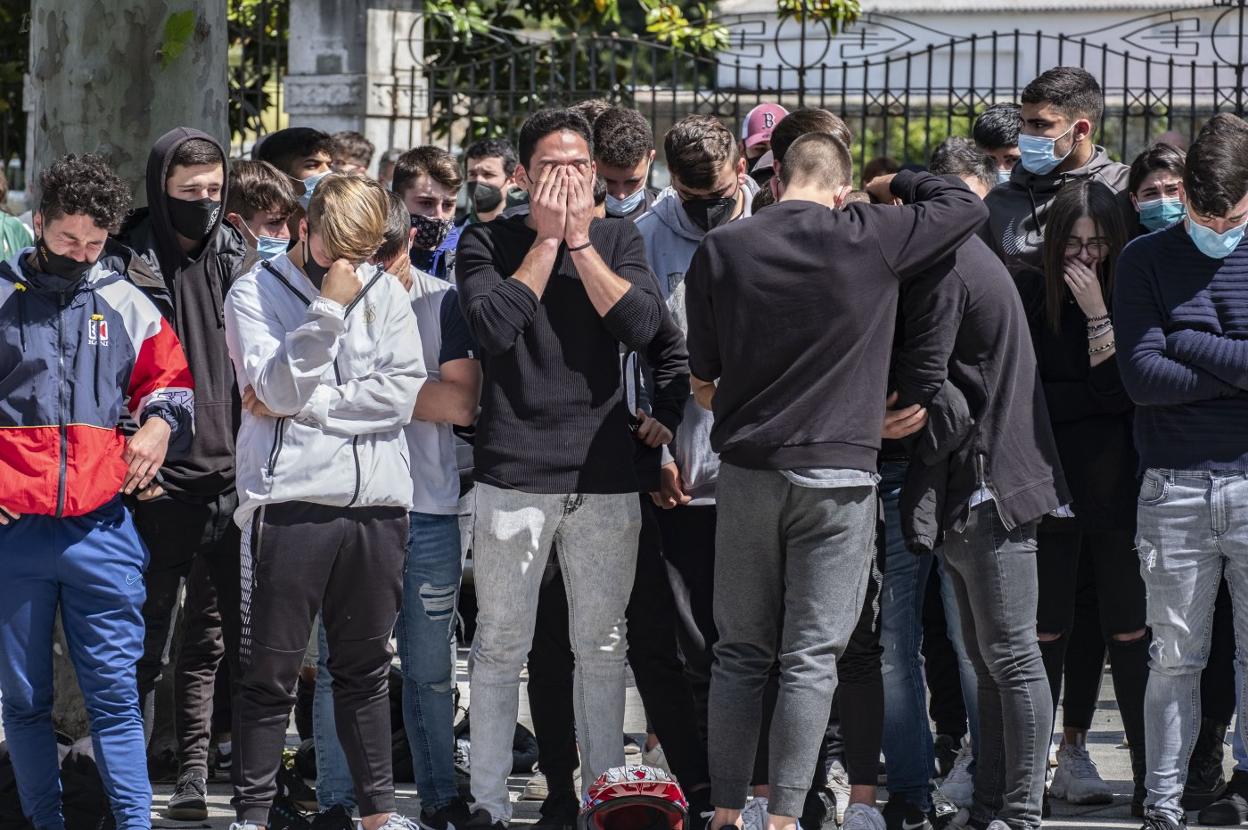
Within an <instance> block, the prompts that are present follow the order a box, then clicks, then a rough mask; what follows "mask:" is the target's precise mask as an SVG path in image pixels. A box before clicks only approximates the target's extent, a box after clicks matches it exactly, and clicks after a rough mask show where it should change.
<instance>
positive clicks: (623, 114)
mask: <svg viewBox="0 0 1248 830" xmlns="http://www.w3.org/2000/svg"><path fill="white" fill-rule="evenodd" d="M594 148H595V155H596V156H597V160H598V163H599V164H605V165H607V166H608V167H635V166H636V165H637V164H638V163H639V162H640V161H641V160H642V159H643V158H645V157H647V156H649V155H650V151H651V150H653V149H654V130H653V129H652V128H651V126H650V122H649V121H647V120H646V117H645V116H644V115H642V114H641V113H639V112H638V111H637V110H630V109H625V108H624V107H612V108H611V109H609V110H607V111H606V112H604V113H603V114H602V115H600V116H598V120H597V121H595V122H594Z"/></svg>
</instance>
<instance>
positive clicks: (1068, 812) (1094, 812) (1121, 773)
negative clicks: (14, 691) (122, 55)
mask: <svg viewBox="0 0 1248 830" xmlns="http://www.w3.org/2000/svg"><path fill="white" fill-rule="evenodd" d="M461 657H462V655H461ZM460 671H461V680H464V679H466V678H465V670H464V664H463V661H462V659H461V663H460ZM461 689H464V690H465V691H466V690H467V685H466V683H463V682H461ZM521 690H522V695H523V685H522V686H521ZM1112 693H1113V686H1112V684H1111V683H1110V680H1109V676H1108V674H1107V675H1106V677H1105V681H1104V683H1103V684H1102V703H1101V706H1100V708H1099V710H1098V712H1097V716H1096V722H1095V726H1094V729H1093V734H1092V735H1091V737H1090V741H1089V743H1090V745H1091V748H1092V756H1093V758H1094V759H1095V761H1096V762H1097V764H1098V765H1099V767H1100V770H1101V775H1102V776H1103V777H1104V778H1105V779H1106V780H1107V781H1109V782H1110V783H1111V784H1112V785H1113V787H1114V793H1115V794H1116V796H1117V798H1116V800H1115V803H1114V804H1113V805H1110V806H1105V807H1082V808H1078V807H1068V806H1067V805H1065V804H1063V803H1061V802H1054V815H1053V817H1052V818H1051V819H1049V820H1048V821H1046V822H1045V827H1051V828H1128V827H1129V828H1138V827H1139V826H1140V822H1139V820H1138V819H1132V818H1131V816H1130V811H1129V803H1130V794H1131V783H1130V779H1131V773H1130V763H1129V761H1128V758H1127V750H1126V748H1125V747H1124V746H1123V745H1122V740H1123V736H1122V723H1121V720H1120V719H1119V717H1118V710H1117V706H1116V705H1115V703H1114V702H1113V700H1112ZM520 716H521V719H522V720H524V721H525V722H526V723H527V722H528V701H527V699H525V698H524V697H523V696H522V698H521V715H520ZM1058 717H1059V719H1060V717H1061V716H1060V713H1059V716H1058ZM1059 722H1060V720H1059ZM625 729H626V730H627V731H629V732H633V733H640V732H642V731H643V730H644V729H645V720H644V716H643V713H642V710H641V706H640V703H639V701H638V698H637V695H636V691H635V690H634V689H631V688H630V689H629V694H628V710H627V715H626V721H625ZM291 740H292V741H294V740H295V739H294V736H293V733H292V736H291ZM1227 758H1228V770H1227V775H1228V777H1229V775H1230V769H1229V767H1230V765H1229V758H1230V751H1229V749H1228V751H1227ZM524 782H525V779H523V778H513V779H512V782H511V783H512V792H513V797H514V798H517V799H518V798H519V796H520V792H521V791H522V790H523V788H524ZM170 789H171V788H170V787H167V786H164V787H158V788H157V795H156V804H155V807H156V809H155V810H154V812H153V816H152V817H153V824H154V827H157V828H182V829H183V830H193V829H196V828H211V829H212V830H225V828H227V827H228V826H229V823H230V820H231V816H232V813H231V812H230V809H229V798H230V791H229V787H228V785H227V784H226V783H224V782H213V783H212V784H211V785H210V788H209V789H210V796H211V802H212V817H211V818H210V820H209V821H207V822H203V823H193V822H174V821H169V820H168V819H165V818H163V817H162V816H160V809H161V808H162V807H163V805H164V803H165V800H166V799H167V798H168V795H169V792H170ZM886 797H887V795H886V793H885V791H884V790H883V789H881V793H880V798H881V804H882V802H883V799H884V798H886ZM399 806H400V809H401V810H402V811H404V812H405V813H406V814H408V815H413V816H414V815H416V814H417V813H418V812H419V800H418V799H417V798H416V791H415V788H414V787H412V786H411V785H407V786H403V787H401V788H400V791H399ZM537 806H538V805H537V803H536V802H518V803H517V805H516V822H517V824H522V823H528V822H532V821H533V820H534V819H535V818H536V817H537ZM1195 818H1196V817H1195V814H1194V813H1193V814H1192V815H1191V817H1190V820H1191V821H1192V822H1195Z"/></svg>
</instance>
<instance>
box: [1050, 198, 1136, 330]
mask: <svg viewBox="0 0 1248 830" xmlns="http://www.w3.org/2000/svg"><path fill="white" fill-rule="evenodd" d="M1085 216H1086V217H1089V218H1090V219H1091V220H1092V221H1093V222H1095V223H1096V229H1097V235H1098V236H1103V237H1104V238H1105V240H1106V241H1107V242H1108V243H1109V253H1108V254H1107V255H1106V256H1103V257H1101V261H1100V262H1099V263H1098V265H1097V268H1098V274H1097V276H1099V277H1100V280H1101V290H1102V291H1103V292H1104V293H1105V304H1106V306H1108V305H1109V304H1110V297H1111V296H1112V295H1113V290H1114V264H1115V263H1116V262H1117V261H1118V255H1119V254H1120V253H1122V248H1123V246H1124V245H1126V243H1127V229H1126V225H1125V223H1124V222H1123V219H1122V204H1121V202H1119V197H1118V195H1117V194H1115V193H1114V192H1113V191H1112V190H1110V189H1109V188H1108V187H1106V186H1105V185H1103V184H1101V183H1100V182H1095V181H1092V180H1091V179H1080V180H1078V181H1074V182H1071V183H1070V184H1067V185H1065V186H1064V187H1063V188H1062V189H1061V190H1059V191H1058V192H1057V195H1056V196H1055V197H1053V202H1052V204H1050V205H1049V216H1048V221H1047V222H1046V223H1045V226H1044V310H1045V316H1046V317H1047V318H1048V321H1049V325H1050V326H1052V327H1053V331H1055V332H1056V331H1060V330H1061V320H1062V305H1063V304H1064V303H1065V302H1066V299H1067V297H1069V296H1070V289H1069V288H1068V287H1067V285H1066V280H1065V279H1064V277H1063V274H1064V272H1065V265H1066V240H1067V239H1068V238H1069V237H1070V233H1071V231H1072V230H1073V229H1074V227H1075V223H1076V222H1078V221H1079V220H1080V219H1082V218H1083V217H1085Z"/></svg>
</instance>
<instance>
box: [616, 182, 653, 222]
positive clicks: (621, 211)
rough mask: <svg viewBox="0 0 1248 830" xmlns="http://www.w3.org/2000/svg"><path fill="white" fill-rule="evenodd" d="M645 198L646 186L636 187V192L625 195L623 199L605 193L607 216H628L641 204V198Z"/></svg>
mask: <svg viewBox="0 0 1248 830" xmlns="http://www.w3.org/2000/svg"><path fill="white" fill-rule="evenodd" d="M645 198H646V188H645V186H644V185H643V186H642V187H639V188H637V192H635V193H632V194H630V195H628V196H625V197H624V198H623V199H621V198H619V197H618V196H612V195H611V194H610V193H608V194H607V216H628V215H629V214H630V213H632V212H633V211H635V210H636V209H637V208H638V206H640V205H641V203H642V200H643V199H645Z"/></svg>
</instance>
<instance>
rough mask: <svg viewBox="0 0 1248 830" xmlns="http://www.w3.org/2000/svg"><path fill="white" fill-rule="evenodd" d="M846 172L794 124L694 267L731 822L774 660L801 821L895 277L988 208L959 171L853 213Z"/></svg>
mask: <svg viewBox="0 0 1248 830" xmlns="http://www.w3.org/2000/svg"><path fill="white" fill-rule="evenodd" d="M851 176H852V163H851V161H850V156H849V151H848V149H847V148H846V147H845V145H844V144H843V143H841V141H840V140H839V139H837V138H835V137H834V136H831V135H828V134H823V133H811V134H809V135H805V136H803V137H801V138H800V139H798V140H797V141H796V142H794V143H793V144H792V146H791V147H790V148H789V150H788V152H787V153H786V154H785V159H784V164H783V165H782V166H781V167H780V170H779V171H778V176H777V179H775V180H773V182H772V184H771V186H772V187H773V190H774V191H775V195H776V196H777V197H778V198H779V201H778V202H777V204H775V205H773V206H771V207H768V208H767V209H765V210H763V211H760V212H759V213H758V214H757V215H755V216H754V217H752V218H751V219H749V220H746V221H744V222H734V223H730V224H728V225H725V226H724V227H722V228H717V229H716V230H715V231H714V232H713V233H710V234H708V235H707V237H706V238H705V240H704V241H703V242H702V245H701V246H700V247H699V249H698V251H697V253H696V254H695V255H694V258H693V262H692V263H691V265H690V267H689V270H688V272H687V274H686V278H685V283H686V311H687V315H688V344H689V365H690V369H691V372H692V374H693V378H692V385H693V387H694V390H695V395H696V396H697V398H698V401H699V403H701V404H703V405H704V406H708V407H709V408H711V409H712V410H713V411H714V414H715V426H714V428H713V429H712V431H711V446H712V447H713V448H714V449H715V450H716V451H718V452H719V454H720V458H721V460H722V465H721V468H720V475H719V484H718V489H717V496H718V500H719V521H718V526H717V529H716V540H715V545H716V562H715V624H716V626H717V627H718V629H719V635H720V639H719V642H718V643H717V644H716V646H715V658H716V663H715V668H714V671H713V674H712V677H711V698H710V713H709V718H708V720H709V736H708V737H709V744H710V746H709V756H710V772H711V800H712V803H713V804H714V806H715V808H716V811H715V816H714V818H713V819H712V820H711V825H710V827H711V830H720V828H723V827H726V826H728V825H738V826H739V825H740V822H741V808H742V807H743V806H744V804H745V795H746V790H747V788H748V784H749V778H750V772H751V767H752V761H753V758H754V753H755V749H756V747H757V744H758V723H759V722H760V719H761V718H760V716H761V711H762V698H763V689H764V686H765V684H766V682H767V677H768V674H769V673H770V671H771V669H772V667H773V665H775V664H777V663H778V664H779V669H780V691H779V696H778V698H777V701H776V707H775V713H774V715H773V718H772V724H771V732H770V749H769V755H770V759H769V770H770V777H771V781H770V785H771V793H770V798H769V804H768V807H769V811H770V814H771V815H770V818H769V821H768V825H769V828H771V830H791V828H795V827H796V824H797V819H796V816H798V815H799V814H800V813H801V812H802V807H803V803H804V801H805V798H806V793H807V790H808V789H809V788H810V782H811V779H812V776H813V773H814V767H815V761H816V756H817V754H818V749H819V743H820V740H821V738H822V735H823V731H824V726H825V725H826V724H827V722H828V714H829V710H830V707H831V704H832V694H833V692H834V691H835V689H836V669H837V665H836V664H837V662H838V660H839V658H840V656H841V654H842V653H843V652H844V650H845V647H846V644H847V643H848V641H849V638H850V635H851V634H852V632H853V630H854V627H855V625H856V624H857V621H858V617H859V614H860V613H861V611H862V604H863V599H864V597H865V594H866V586H867V578H868V575H869V574H870V570H871V558H872V556H873V555H874V553H875V531H876V520H877V516H878V498H877V496H876V490H875V485H876V483H877V481H878V475H877V472H876V470H877V456H878V453H879V446H880V435H881V429H882V427H883V421H884V416H883V413H884V401H885V397H886V394H887V389H886V387H887V372H888V358H889V349H890V345H891V342H892V338H893V327H894V320H895V318H896V309H897V294H898V286H899V281H900V280H905V279H909V278H910V277H912V276H917V275H918V274H919V273H921V272H922V270H923V269H924V268H925V267H926V266H927V265H928V264H929V263H930V262H932V261H934V260H936V259H939V258H941V257H943V256H946V255H947V254H948V253H951V252H952V251H953V250H955V249H956V248H957V246H958V245H960V244H961V243H962V242H963V241H964V240H965V239H967V238H968V237H969V236H971V235H972V234H973V233H974V232H975V229H976V227H977V226H978V224H979V223H980V222H981V221H982V220H983V219H984V217H985V215H986V212H985V210H984V207H983V204H982V203H981V202H980V201H979V200H978V199H977V198H976V197H975V196H974V194H972V193H971V192H970V191H969V190H966V189H965V188H964V187H962V186H961V185H960V184H955V183H951V182H946V181H943V180H941V179H937V178H935V177H933V176H929V175H927V174H922V173H920V174H911V173H903V174H899V175H898V176H896V177H895V178H894V179H892V180H891V192H885V191H889V187H890V183H885V184H884V185H883V186H882V188H881V190H882V192H881V193H879V194H877V195H880V196H884V197H886V198H887V199H889V200H891V199H893V198H897V199H901V200H902V201H903V202H905V206H903V207H900V208H898V207H892V206H883V205H863V204H854V205H850V206H849V207H848V208H847V209H844V210H842V209H841V208H842V207H843V206H844V203H845V199H846V197H847V196H848V194H849V191H850V185H849V182H850V180H851ZM764 303H765V307H766V309H767V312H766V313H760V312H759V309H760V308H762V307H764ZM760 344H766V345H765V347H760ZM876 816H877V817H878V814H876ZM848 818H849V816H848V813H847V827H848V826H851V822H849V821H848ZM870 818H871V817H870V816H866V815H865V813H864V814H863V820H867V821H868V823H869V822H870ZM880 823H881V824H882V822H880Z"/></svg>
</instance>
